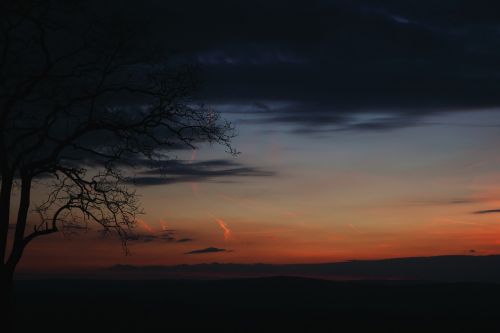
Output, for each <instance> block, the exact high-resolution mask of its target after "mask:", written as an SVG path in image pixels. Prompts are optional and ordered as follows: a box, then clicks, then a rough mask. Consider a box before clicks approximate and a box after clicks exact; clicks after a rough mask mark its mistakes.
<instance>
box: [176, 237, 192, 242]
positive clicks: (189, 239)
mask: <svg viewBox="0 0 500 333" xmlns="http://www.w3.org/2000/svg"><path fill="white" fill-rule="evenodd" d="M192 241H194V239H192V238H181V239H178V240H177V243H187V242H192Z"/></svg>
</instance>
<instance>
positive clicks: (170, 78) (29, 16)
mask: <svg viewBox="0 0 500 333" xmlns="http://www.w3.org/2000/svg"><path fill="white" fill-rule="evenodd" d="M85 7H86V5H85V4H84V2H78V1H48V0H46V1H43V0H41V1H40V0H38V1H35V0H15V1H3V2H2V4H1V5H0V129H1V130H0V134H1V135H0V168H1V170H0V171H1V193H0V258H1V259H2V260H1V262H0V278H1V281H0V288H1V290H0V299H1V300H2V302H3V303H4V304H0V305H2V306H4V307H3V308H6V307H7V308H8V306H9V305H10V303H9V302H10V301H9V297H10V295H11V290H12V283H13V273H14V270H15V268H16V266H17V264H18V263H19V260H20V259H21V257H22V254H23V251H24V249H25V248H26V246H27V245H28V244H29V243H30V242H31V241H32V240H33V239H35V238H37V237H39V236H42V235H48V234H51V233H54V232H57V231H60V230H64V229H68V228H75V227H79V226H81V225H82V223H83V224H86V223H88V222H95V223H97V224H98V225H100V226H101V228H102V230H103V232H105V233H109V232H116V233H117V234H118V235H119V236H120V238H121V239H122V241H123V242H124V244H125V242H126V240H127V237H128V228H129V227H130V226H132V225H133V224H134V223H135V216H136V214H137V213H139V204H138V202H137V200H136V196H135V193H134V191H132V190H130V189H128V188H127V186H126V184H127V183H128V182H130V175H129V173H127V170H129V168H131V167H147V166H153V165H158V163H161V161H162V160H164V159H165V158H168V155H167V152H168V151H169V150H171V149H174V148H177V147H179V146H185V147H192V148H195V147H196V146H197V144H198V143H200V142H207V141H208V142H215V143H220V144H224V145H226V146H227V147H228V148H229V151H230V152H233V150H232V148H231V146H230V145H229V142H230V139H231V138H232V136H233V129H232V126H231V124H229V123H227V122H223V121H221V120H220V119H219V115H218V114H217V113H215V112H213V111H211V110H209V109H206V108H204V107H201V106H200V107H196V106H194V103H193V101H192V98H191V97H192V96H193V93H194V92H195V90H196V86H197V85H196V82H197V79H196V76H195V75H194V72H195V71H194V70H193V69H192V68H191V67H189V66H182V65H179V64H177V65H174V63H175V62H173V61H166V60H165V59H166V57H165V54H164V52H162V50H161V48H160V49H158V48H155V47H153V46H155V44H154V43H153V42H154V39H153V38H152V36H153V35H154V34H145V30H143V29H142V28H140V29H141V31H138V30H139V27H137V29H136V27H134V28H133V29H131V28H130V26H131V25H132V24H131V22H128V21H127V18H126V17H123V16H120V15H116V16H115V17H109V16H103V15H101V16H99V12H95V11H94V12H93V11H92V10H91V9H90V8H85ZM87 7H88V6H87ZM132 26H133V25H132ZM35 182H36V183H43V184H44V185H42V187H43V188H47V189H49V190H48V194H47V196H46V197H45V200H43V202H40V203H38V204H35V203H33V202H31V201H32V198H31V190H32V187H33V186H34V184H35ZM17 189H18V190H17ZM14 200H16V201H17V200H18V206H17V205H14ZM13 206H16V207H18V208H17V213H16V216H15V217H16V218H15V220H12V221H13V223H12V222H11V217H12V215H15V214H14V213H13V212H11V210H12V209H13V208H12V207H13ZM30 212H36V213H37V214H30ZM33 215H35V216H37V219H36V220H35V219H34V218H33V219H32V218H31V216H33ZM9 235H10V236H9ZM3 313H4V314H5V313H6V312H3ZM7 313H8V312H7ZM7 315H8V314H7Z"/></svg>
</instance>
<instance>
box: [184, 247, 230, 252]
mask: <svg viewBox="0 0 500 333" xmlns="http://www.w3.org/2000/svg"><path fill="white" fill-rule="evenodd" d="M216 252H229V250H226V249H220V248H217V247H207V248H206V249H200V250H193V251H189V252H186V253H184V254H203V253H216Z"/></svg>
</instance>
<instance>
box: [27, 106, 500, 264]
mask: <svg viewBox="0 0 500 333" xmlns="http://www.w3.org/2000/svg"><path fill="white" fill-rule="evenodd" d="M483 116H484V117H485V120H484V121H486V119H488V117H490V116H491V114H490V113H488V112H486V111H485V112H484V114H483ZM447 117H448V118H447ZM467 117H468V116H467V114H466V113H464V114H460V115H459V116H455V118H453V119H450V116H442V117H441V118H442V119H439V120H440V121H448V122H450V123H451V122H454V123H457V122H460V121H462V122H464V123H467V122H470V121H471V119H469V118H467ZM470 117H474V119H475V121H476V122H477V121H481V117H480V116H478V115H477V113H476V114H474V115H470ZM436 121H437V120H436ZM499 142H500V133H498V131H497V129H496V128H479V127H465V128H464V127H454V126H423V127H415V128H406V129H399V130H397V131H390V132H370V133H366V132H363V133H360V132H345V133H337V134H332V135H331V136H329V137H327V138H315V137H312V138H311V137H309V138H304V137H299V136H298V135H295V134H293V135H292V134H289V133H286V132H276V133H262V132H259V130H258V129H256V128H253V127H245V126H242V127H240V135H239V136H238V138H237V139H236V141H235V145H236V146H237V148H238V149H239V150H240V151H242V155H241V156H239V157H236V159H237V160H238V161H239V162H241V163H246V164H248V165H252V166H258V167H259V168H262V169H264V170H270V171H273V172H274V175H273V176H265V177H264V176H263V177H240V178H231V179H227V180H226V179H217V180H208V181H206V182H199V183H196V182H186V183H177V184H172V185H165V186H149V187H140V188H138V189H137V190H138V193H139V194H140V196H141V197H140V199H141V201H142V203H143V206H144V209H145V212H146V214H145V215H143V216H140V221H139V223H138V225H137V229H136V232H137V233H139V234H143V235H152V236H155V237H156V236H158V235H161V232H162V231H164V230H175V232H174V233H173V237H175V239H176V240H179V239H183V238H184V239H189V240H190V241H185V242H176V241H170V242H168V241H165V240H164V239H159V238H158V239H154V240H150V241H148V242H146V241H131V242H130V243H129V247H130V250H131V255H129V256H125V255H124V252H123V251H122V248H121V246H120V242H119V241H118V240H116V239H100V238H99V237H98V236H97V234H96V233H95V232H94V231H92V230H89V231H88V232H87V233H85V234H80V235H76V236H72V237H69V238H67V237H64V236H63V235H62V234H57V235H53V236H50V237H47V238H45V239H38V240H36V241H35V242H34V243H32V244H31V245H30V247H29V248H28V249H27V252H26V256H25V257H24V258H23V261H22V262H21V265H20V271H33V270H36V271H45V270H47V271H50V270H60V271H65V270H74V269H90V268H96V267H105V266H110V265H114V264H119V263H120V264H135V265H150V264H155V265H160V264H183V263H204V262H238V263H239V262H242V263H255V262H265V263H305V262H329V261H339V260H350V259H366V258H389V257H407V256H430V255H444V254H472V253H474V254H492V253H500V214H493V213H492V214H474V212H475V211H480V210H487V209H497V208H500V187H499V186H498V184H500V158H499V155H498V152H497V150H498V143H499ZM179 158H181V159H182V158H184V159H185V160H187V161H190V160H191V161H193V160H210V159H220V158H229V159H231V158H232V157H230V156H227V154H225V153H224V152H222V151H219V149H218V148H216V147H204V148H202V149H200V151H199V152H198V153H196V154H193V153H191V152H187V153H186V156H179ZM37 191H38V192H41V191H42V189H36V190H35V193H38V192H37ZM37 196H38V197H40V196H41V195H40V194H39V193H38V194H35V195H34V200H36V198H37ZM208 247H216V248H220V249H225V250H226V251H222V252H218V253H206V254H191V255H188V254H185V253H186V252H190V251H193V250H198V249H204V248H208ZM471 250H473V252H471Z"/></svg>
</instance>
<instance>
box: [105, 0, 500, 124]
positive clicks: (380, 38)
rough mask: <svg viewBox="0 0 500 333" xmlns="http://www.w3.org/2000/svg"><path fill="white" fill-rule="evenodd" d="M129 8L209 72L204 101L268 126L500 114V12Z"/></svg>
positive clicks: (258, 4)
mask: <svg viewBox="0 0 500 333" xmlns="http://www.w3.org/2000/svg"><path fill="white" fill-rule="evenodd" d="M126 3H128V4H129V5H128V7H127V5H125V3H124V4H122V5H121V6H120V7H121V8H120V10H122V11H127V8H128V10H129V11H130V12H131V13H133V15H136V16H141V15H142V16H144V21H145V22H146V21H147V22H149V24H153V25H154V24H156V25H157V27H158V28H157V29H156V30H157V31H158V33H161V34H162V35H164V40H166V41H168V43H169V47H170V48H171V49H174V50H175V51H176V52H177V54H178V55H179V58H182V59H184V60H186V59H191V61H194V62H197V63H199V64H200V65H201V66H202V68H203V73H204V74H203V75H204V83H205V84H204V88H203V90H202V91H201V92H200V96H199V98H201V99H203V100H206V101H209V102H210V103H212V104H214V105H215V106H217V105H222V104H225V103H226V104H227V103H233V104H234V105H253V106H254V107H255V108H256V109H259V111H260V112H261V114H262V115H263V118H262V119H255V120H254V121H258V122H261V123H271V124H273V123H284V124H291V125H297V128H298V130H299V132H300V131H302V132H303V133H307V132H316V131H320V132H321V131H325V127H327V126H325V125H328V126H330V125H333V126H332V128H328V129H327V130H338V129H340V130H390V129H395V128H401V127H407V126H415V125H418V124H420V121H421V119H422V118H423V117H426V116H428V115H431V114H434V113H436V112H445V111H453V110H458V109H460V110H468V109H479V108H483V107H496V106H499V105H500V95H499V94H498V93H497V91H498V86H499V83H500V62H499V61H498V59H499V57H500V42H499V40H500V21H499V20H498V16H497V15H496V14H495V13H498V12H499V11H500V3H499V2H498V1H492V0H478V1H455V0H444V1H439V2H436V1H430V0H427V1H426V0H423V1H390V0H380V1H367V0H353V1H347V0H336V1H335V0H332V1H324V0H312V1H305V0H304V1H284V0H278V1H272V2H271V1H263V0H262V1H259V0H258V1H251V2H238V3H237V4H236V3H235V2H229V1H222V0H221V1H210V2H203V1H195V0H187V1H174V2H171V1H169V2H168V3H164V2H157V1H146V3H145V4H144V6H141V8H140V9H137V6H135V5H132V4H133V3H132V2H131V1H129V2H126ZM148 3H149V5H147V4H148ZM114 7H116V6H113V8H114ZM429 8H432V10H429ZM186 22H189V24H186ZM276 101H281V102H283V101H284V102H290V103H292V104H294V105H300V108H297V107H290V108H282V109H275V108H273V107H272V103H274V102H276ZM364 113H368V114H380V113H385V115H384V116H382V117H379V118H377V119H371V120H364V121H363V120H359V119H358V118H357V116H356V115H357V114H364Z"/></svg>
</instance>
